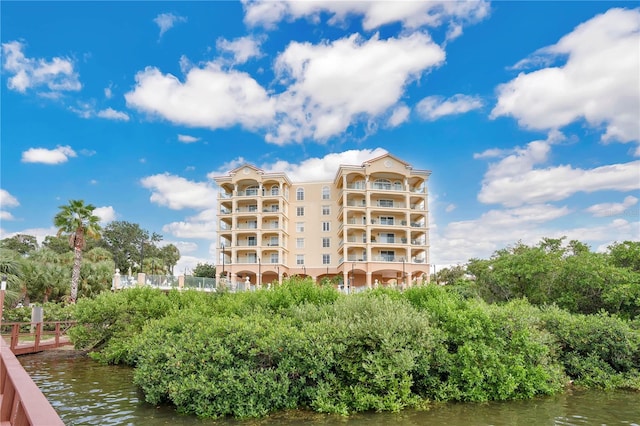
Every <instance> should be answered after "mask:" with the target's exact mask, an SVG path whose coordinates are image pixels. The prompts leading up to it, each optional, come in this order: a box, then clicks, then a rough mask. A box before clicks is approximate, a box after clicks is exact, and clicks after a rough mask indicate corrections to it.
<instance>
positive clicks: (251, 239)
mask: <svg viewBox="0 0 640 426" xmlns="http://www.w3.org/2000/svg"><path fill="white" fill-rule="evenodd" d="M247 244H248V245H250V246H255V245H257V243H256V237H247Z"/></svg>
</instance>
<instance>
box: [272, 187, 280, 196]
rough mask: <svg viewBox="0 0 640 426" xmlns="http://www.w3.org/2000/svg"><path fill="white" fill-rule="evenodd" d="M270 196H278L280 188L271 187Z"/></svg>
mask: <svg viewBox="0 0 640 426" xmlns="http://www.w3.org/2000/svg"><path fill="white" fill-rule="evenodd" d="M271 195H280V187H279V186H278V185H273V186H272V187H271Z"/></svg>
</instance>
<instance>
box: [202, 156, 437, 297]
mask: <svg viewBox="0 0 640 426" xmlns="http://www.w3.org/2000/svg"><path fill="white" fill-rule="evenodd" d="M430 174H431V172H430V171H428V170H414V169H413V168H412V167H411V165H410V164H408V163H406V162H404V161H402V160H399V159H398V158H396V157H394V156H393V155H390V154H385V155H383V156H380V157H378V158H374V159H372V160H369V161H366V162H364V163H362V164H361V165H341V166H340V167H339V168H338V171H337V173H336V176H335V178H334V180H333V181H327V182H291V180H290V179H289V178H288V177H287V176H286V175H285V174H284V173H265V172H264V171H263V170H261V169H259V168H257V167H254V166H252V165H244V166H241V167H239V168H237V169H235V170H232V171H231V172H229V173H228V174H227V175H225V176H219V177H216V178H214V180H215V182H216V183H217V184H218V186H219V189H220V190H219V195H218V197H219V198H218V206H219V213H218V243H219V244H218V249H217V251H218V255H217V262H216V270H217V271H218V274H219V276H220V278H222V277H223V276H224V277H226V279H227V280H228V281H231V282H250V283H251V284H252V285H267V284H269V283H274V282H282V280H283V279H284V278H287V277H289V276H292V275H299V276H307V277H311V278H313V279H314V280H315V281H322V280H323V279H325V278H328V279H331V280H333V281H334V282H335V283H337V284H339V285H343V286H346V287H364V286H366V287H376V286H401V287H407V286H410V285H414V284H416V283H422V282H426V281H428V279H429V271H430V262H429V217H428V216H429V209H428V189H427V182H428V179H429V176H430Z"/></svg>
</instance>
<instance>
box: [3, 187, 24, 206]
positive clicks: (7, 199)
mask: <svg viewBox="0 0 640 426" xmlns="http://www.w3.org/2000/svg"><path fill="white" fill-rule="evenodd" d="M19 205H20V202H19V201H18V199H17V198H16V197H14V196H13V195H11V194H10V193H9V191H7V190H6V189H0V206H2V207H4V208H7V207H18V206H19Z"/></svg>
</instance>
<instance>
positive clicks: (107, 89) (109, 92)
mask: <svg viewBox="0 0 640 426" xmlns="http://www.w3.org/2000/svg"><path fill="white" fill-rule="evenodd" d="M104 97H105V98H107V99H111V98H112V97H113V91H112V90H111V86H109V87H105V88H104Z"/></svg>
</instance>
